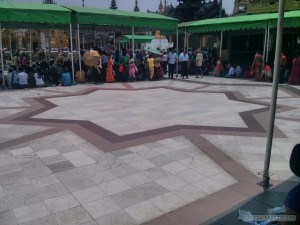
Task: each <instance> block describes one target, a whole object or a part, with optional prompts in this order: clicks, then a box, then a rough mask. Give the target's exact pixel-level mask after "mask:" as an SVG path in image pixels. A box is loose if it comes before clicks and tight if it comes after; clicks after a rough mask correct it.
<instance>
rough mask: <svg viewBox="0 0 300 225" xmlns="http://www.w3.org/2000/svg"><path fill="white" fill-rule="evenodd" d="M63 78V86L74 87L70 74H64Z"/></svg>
mask: <svg viewBox="0 0 300 225" xmlns="http://www.w3.org/2000/svg"><path fill="white" fill-rule="evenodd" d="M61 76H62V77H61V78H62V85H63V86H71V85H72V81H71V75H70V73H69V72H63V74H62V75H61Z"/></svg>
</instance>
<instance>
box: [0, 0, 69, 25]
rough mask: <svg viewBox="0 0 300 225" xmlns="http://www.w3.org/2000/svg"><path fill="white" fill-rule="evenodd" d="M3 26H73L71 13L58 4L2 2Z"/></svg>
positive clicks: (1, 19)
mask: <svg viewBox="0 0 300 225" xmlns="http://www.w3.org/2000/svg"><path fill="white" fill-rule="evenodd" d="M0 22H1V23H2V25H4V26H5V24H14V23H25V24H71V11H70V10H68V9H66V8H65V7H63V6H60V5H57V4H38V3H30V4H28V3H11V2H1V4H0Z"/></svg>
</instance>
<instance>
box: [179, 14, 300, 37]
mask: <svg viewBox="0 0 300 225" xmlns="http://www.w3.org/2000/svg"><path fill="white" fill-rule="evenodd" d="M277 18H278V13H265V14H256V15H245V16H233V17H225V18H216V19H207V20H199V21H194V22H189V23H181V24H179V25H178V27H179V28H186V29H187V30H188V31H189V32H191V33H209V32H217V31H229V30H246V29H266V28H267V22H268V21H270V27H271V28H272V27H273V28H274V27H276V26H277ZM299 26H300V11H299V10H298V11H290V12H286V13H285V19H284V27H299Z"/></svg>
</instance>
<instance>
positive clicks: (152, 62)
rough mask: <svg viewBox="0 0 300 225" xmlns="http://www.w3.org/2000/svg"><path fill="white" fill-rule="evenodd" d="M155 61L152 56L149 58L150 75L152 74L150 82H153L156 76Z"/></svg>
mask: <svg viewBox="0 0 300 225" xmlns="http://www.w3.org/2000/svg"><path fill="white" fill-rule="evenodd" d="M154 60H155V59H154V58H153V55H152V54H151V55H150V56H149V59H148V60H147V64H148V68H149V73H150V80H153V76H154Z"/></svg>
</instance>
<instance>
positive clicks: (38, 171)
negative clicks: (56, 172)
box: [22, 159, 52, 178]
mask: <svg viewBox="0 0 300 225" xmlns="http://www.w3.org/2000/svg"><path fill="white" fill-rule="evenodd" d="M22 167H23V170H24V175H25V176H26V177H28V178H35V177H40V176H43V175H47V174H51V173H52V172H51V170H49V168H48V167H47V166H46V165H45V164H44V163H43V161H42V160H40V159H36V160H32V161H30V162H27V163H24V164H23V166H22Z"/></svg>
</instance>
